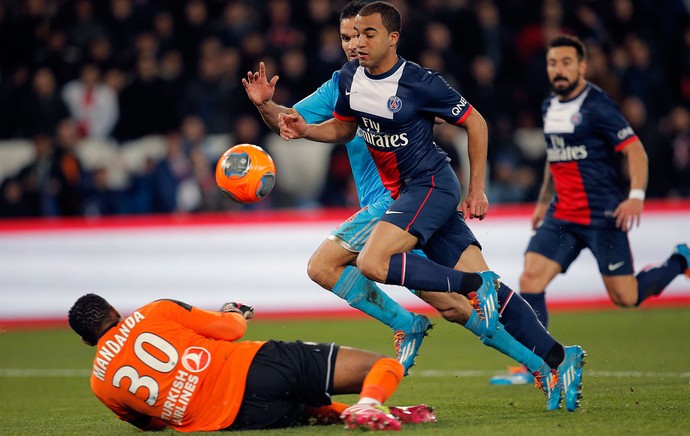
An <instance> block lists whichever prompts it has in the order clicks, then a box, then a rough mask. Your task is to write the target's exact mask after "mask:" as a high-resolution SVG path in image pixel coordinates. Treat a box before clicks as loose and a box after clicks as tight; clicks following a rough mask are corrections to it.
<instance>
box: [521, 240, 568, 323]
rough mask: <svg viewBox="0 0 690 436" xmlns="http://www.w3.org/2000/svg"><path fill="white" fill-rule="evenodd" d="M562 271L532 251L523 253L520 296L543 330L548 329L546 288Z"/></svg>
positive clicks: (555, 263)
mask: <svg viewBox="0 0 690 436" xmlns="http://www.w3.org/2000/svg"><path fill="white" fill-rule="evenodd" d="M561 271H562V268H561V265H560V264H558V263H557V262H554V261H553V260H551V259H549V258H548V257H546V256H543V255H541V254H539V253H535V252H533V251H528V252H527V253H525V261H524V266H523V269H522V274H520V295H521V296H522V298H524V299H525V301H527V303H529V305H530V306H531V307H532V310H534V313H535V314H536V315H537V318H538V319H539V322H541V324H542V325H543V326H544V328H546V329H548V328H549V312H548V311H547V309H546V292H545V290H546V287H547V286H548V285H549V283H551V281H552V280H553V279H554V278H555V277H556V276H557V275H558V274H559V273H560V272H561Z"/></svg>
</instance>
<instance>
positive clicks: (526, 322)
mask: <svg viewBox="0 0 690 436" xmlns="http://www.w3.org/2000/svg"><path fill="white" fill-rule="evenodd" d="M497 292H498V304H499V306H500V308H501V309H500V310H499V312H500V313H501V322H502V323H503V325H505V328H506V330H507V331H508V333H510V334H511V336H513V337H514V338H515V339H516V340H517V341H518V342H520V343H521V344H522V345H524V346H525V347H527V348H528V349H530V350H534V353H535V354H536V355H537V356H540V357H541V358H542V359H544V361H545V362H546V363H548V364H549V366H550V367H551V368H556V367H558V365H559V364H560V363H561V361H562V360H563V356H562V350H563V347H562V346H561V344H559V343H558V342H557V341H556V340H555V339H554V338H553V337H552V336H551V335H550V334H549V332H547V331H546V329H545V328H544V326H543V325H542V324H541V323H540V322H539V319H538V318H537V315H536V314H535V313H534V310H532V308H531V307H530V305H529V304H527V302H526V301H525V300H524V299H523V298H522V297H521V296H520V294H518V293H517V292H514V291H513V290H512V289H510V288H509V287H508V286H507V285H505V284H504V283H503V282H501V284H500V286H499V287H498V289H497Z"/></svg>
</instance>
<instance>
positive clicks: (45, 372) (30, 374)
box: [0, 368, 690, 378]
mask: <svg viewBox="0 0 690 436" xmlns="http://www.w3.org/2000/svg"><path fill="white" fill-rule="evenodd" d="M504 373H505V372H502V371H489V370H463V371H451V370H435V369H426V370H417V371H415V370H414V369H412V370H411V376H413V377H414V376H416V377H425V378H436V377H490V376H493V375H498V374H504ZM89 375H91V370H89V369H57V368H56V369H48V368H43V369H42V368H0V377H7V378H20V377H24V378H40V377H47V378H80V377H89ZM585 376H586V377H614V378H615V377H648V378H661V377H668V378H690V372H652V371H588V370H585Z"/></svg>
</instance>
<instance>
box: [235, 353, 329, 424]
mask: <svg viewBox="0 0 690 436" xmlns="http://www.w3.org/2000/svg"><path fill="white" fill-rule="evenodd" d="M339 349H340V347H339V346H338V345H336V344H315V343H304V342H302V341H296V342H282V341H268V342H266V344H264V345H263V346H262V347H261V348H260V349H259V352H258V353H257V354H256V356H255V357H254V360H253V361H252V364H251V366H250V367H249V373H248V374H247V384H246V388H245V391H244V397H243V398H242V406H241V407H240V410H239V412H238V414H237V417H236V418H235V421H234V422H233V424H232V425H231V426H230V427H229V430H258V429H268V428H285V427H292V426H296V425H300V424H304V407H305V406H313V407H320V406H327V405H329V404H331V397H330V392H332V391H333V372H334V369H335V359H336V357H337V355H338V350H339Z"/></svg>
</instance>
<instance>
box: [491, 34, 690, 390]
mask: <svg viewBox="0 0 690 436" xmlns="http://www.w3.org/2000/svg"><path fill="white" fill-rule="evenodd" d="M546 62H547V67H546V70H547V74H548V77H549V81H550V82H551V86H552V87H553V91H554V95H552V96H551V97H550V98H547V99H546V100H545V101H544V103H543V104H542V115H543V117H544V136H545V138H546V147H547V161H546V168H545V170H544V182H543V184H542V187H541V191H540V193H539V199H538V201H537V205H536V208H535V210H534V213H533V214H532V228H533V229H534V230H535V233H534V235H533V236H532V238H531V240H530V242H529V244H528V246H527V250H526V253H525V265H524V270H523V273H522V275H521V276H520V293H521V294H522V296H523V297H524V299H525V300H527V301H528V302H529V303H530V305H531V306H532V308H533V309H534V311H535V312H536V313H537V316H538V317H539V320H540V321H541V323H542V324H543V325H544V327H548V312H547V309H546V302H545V289H546V287H547V286H548V284H549V283H550V282H551V281H552V280H553V279H554V278H555V277H556V276H557V275H558V274H559V273H565V272H566V271H567V270H568V267H569V266H570V264H571V263H572V262H573V261H574V260H575V259H576V258H577V256H578V255H579V254H580V252H581V251H582V250H583V249H584V248H589V249H590V250H591V252H592V254H593V255H594V257H595V258H596V260H597V264H598V265H599V272H600V273H601V277H602V279H603V281H604V285H605V286H606V290H607V292H608V294H609V297H610V298H611V301H612V302H613V303H615V304H616V305H618V306H621V307H637V306H639V305H640V304H641V303H642V302H643V301H645V300H646V299H647V298H649V297H651V296H653V295H659V294H661V292H662V291H663V290H664V288H665V287H666V286H667V285H668V284H669V283H670V282H671V281H672V280H673V279H674V278H675V277H676V276H677V275H679V274H682V273H683V272H685V274H686V275H689V276H690V269H689V268H688V263H690V249H688V246H687V245H686V244H679V245H677V246H676V248H675V252H674V253H673V254H672V255H671V256H670V257H669V258H668V259H667V260H666V261H665V262H664V263H663V264H661V265H659V266H656V267H652V268H645V269H644V270H642V271H640V272H639V273H638V274H637V275H636V276H635V275H634V274H633V273H634V269H633V259H632V254H631V252H630V243H629V241H628V231H630V230H631V229H632V228H633V227H634V226H635V225H639V223H640V218H641V216H642V209H643V207H644V198H645V189H646V187H647V154H646V153H645V150H644V147H643V146H642V143H641V142H640V140H639V138H638V137H637V135H636V134H635V132H634V131H633V130H632V128H631V127H630V125H629V124H628V122H627V121H626V120H625V119H624V118H623V116H622V115H621V113H620V111H619V109H618V107H617V106H616V105H615V104H614V102H613V101H612V100H611V99H610V98H609V97H608V96H607V95H606V94H605V93H604V92H603V91H602V90H601V89H600V88H599V87H597V86H596V85H594V84H592V83H590V82H588V81H587V80H586V79H585V73H586V72H587V61H586V53H585V47H584V45H583V44H582V42H581V41H580V40H579V39H578V38H576V37H573V36H560V37H557V38H555V39H554V40H552V41H551V42H550V43H549V45H548V51H547V54H546ZM616 153H622V154H623V156H625V157H626V161H627V169H628V173H629V178H630V182H629V190H628V192H627V196H626V193H624V192H622V191H621V189H620V187H619V186H621V185H622V184H621V181H622V178H623V175H622V174H621V171H620V170H619V168H618V166H617V164H616V161H615V159H614V157H615V154H616ZM515 376H516V377H514V378H513V380H514V381H519V379H520V377H527V378H529V375H528V374H524V373H523V374H519V373H518V374H516V375H515ZM504 379H505V381H506V383H509V382H510V381H511V378H510V377H508V378H504Z"/></svg>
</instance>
